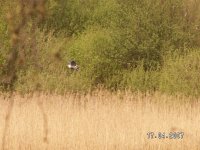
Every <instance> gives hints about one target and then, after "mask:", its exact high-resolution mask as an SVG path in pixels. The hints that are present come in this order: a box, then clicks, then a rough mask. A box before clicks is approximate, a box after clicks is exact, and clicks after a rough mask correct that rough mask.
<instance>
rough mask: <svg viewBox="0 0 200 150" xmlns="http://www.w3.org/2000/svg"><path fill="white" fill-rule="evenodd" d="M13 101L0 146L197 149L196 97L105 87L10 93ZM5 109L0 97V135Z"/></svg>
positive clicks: (29, 149)
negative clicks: (157, 135) (153, 135)
mask: <svg viewBox="0 0 200 150" xmlns="http://www.w3.org/2000/svg"><path fill="white" fill-rule="evenodd" d="M13 99H14V104H13V110H12V112H11V114H10V121H9V128H8V129H7V134H6V137H5V145H4V149H9V150H17V149H19V150H43V149H48V150H67V149H69V150H75V149H76V150H86V149H91V150H97V149H99V150H103V149H108V150H114V149H118V150H125V149H127V150H140V149H145V150H155V149H161V150H165V149H169V150H173V149H179V150H188V149H191V150H198V149H200V126H199V123H200V109H199V106H200V102H198V99H192V98H186V97H182V96H167V95H161V94H158V93H155V94H140V93H135V94H133V93H129V92H117V93H109V92H106V91H98V92H94V93H92V94H85V95H81V94H66V95H64V96H60V95H56V94H33V95H26V96H24V97H22V96H20V95H18V94H14V97H13ZM7 109H9V99H7V98H4V97H3V96H0V139H2V138H3V137H2V136H3V133H4V129H5V117H6V113H7ZM149 131H152V132H166V133H169V132H179V131H181V132H184V137H183V139H148V138H147V133H148V132H149ZM1 142H2V141H0V145H2V143H1ZM1 149H2V148H1Z"/></svg>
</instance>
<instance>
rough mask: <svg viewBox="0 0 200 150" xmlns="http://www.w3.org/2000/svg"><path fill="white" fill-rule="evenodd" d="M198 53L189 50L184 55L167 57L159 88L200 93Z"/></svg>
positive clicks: (199, 60)
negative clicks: (173, 57)
mask: <svg viewBox="0 0 200 150" xmlns="http://www.w3.org/2000/svg"><path fill="white" fill-rule="evenodd" d="M199 72H200V53H199V50H196V51H192V52H189V53H188V54H187V55H185V56H182V57H180V56H178V58H175V59H172V58H171V59H168V60H167V61H166V64H165V66H164V68H163V70H162V74H161V80H160V81H161V82H160V90H161V91H164V92H170V93H174V92H179V93H185V94H187V95H199V94H200V85H199V82H200V76H199Z"/></svg>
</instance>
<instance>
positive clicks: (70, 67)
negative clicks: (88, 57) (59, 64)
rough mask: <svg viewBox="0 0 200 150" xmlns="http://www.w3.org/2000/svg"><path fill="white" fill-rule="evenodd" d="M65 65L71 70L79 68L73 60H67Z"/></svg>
mask: <svg viewBox="0 0 200 150" xmlns="http://www.w3.org/2000/svg"><path fill="white" fill-rule="evenodd" d="M67 67H68V68H69V69H71V70H78V69H79V67H78V65H77V64H76V62H75V61H74V60H72V61H69V63H68V64H67Z"/></svg>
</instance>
